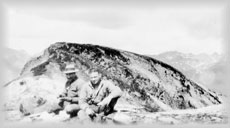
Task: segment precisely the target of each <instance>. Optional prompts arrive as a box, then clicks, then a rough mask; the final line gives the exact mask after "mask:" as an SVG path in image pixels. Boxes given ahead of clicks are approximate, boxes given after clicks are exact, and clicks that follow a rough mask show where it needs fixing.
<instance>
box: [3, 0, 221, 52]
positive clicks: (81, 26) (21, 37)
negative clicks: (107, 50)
mask: <svg viewBox="0 0 230 128" xmlns="http://www.w3.org/2000/svg"><path fill="white" fill-rule="evenodd" d="M5 8H6V14H5V16H6V21H7V22H6V27H5V29H6V46H7V47H9V48H12V49H17V50H24V51H26V52H27V53H29V54H30V55H34V54H37V53H40V52H42V51H43V50H44V49H45V48H47V47H48V46H50V45H51V44H53V43H55V42H63V41H65V42H74V43H81V44H82V43H87V44H96V45H102V46H109V47H112V48H116V49H122V50H126V51H131V52H135V53H139V54H149V55H151V54H159V53H162V52H167V51H179V52H183V53H194V54H199V53H208V54H212V53H220V54H221V53H223V50H224V46H223V41H224V34H223V31H224V27H223V23H224V21H223V20H224V17H223V11H224V7H223V5H221V4H215V3H214V4H199V3H196V4H191V3H184V4H173V3H171V4H167V3H156V2H155V3H154V2H142V3H141V2H139V3H137V2H136V3H135V2H133V3H130V4H129V3H125V2H124V3H122V2H113V3H109V2H107V3H102V2H101V3H100V2H99V3H86V2H85V3H80V2H75V3H69V4H67V3H65V4H62V3H59V4H49V3H48V4H44V3H43V4H36V3H27V4H26V3H8V4H5Z"/></svg>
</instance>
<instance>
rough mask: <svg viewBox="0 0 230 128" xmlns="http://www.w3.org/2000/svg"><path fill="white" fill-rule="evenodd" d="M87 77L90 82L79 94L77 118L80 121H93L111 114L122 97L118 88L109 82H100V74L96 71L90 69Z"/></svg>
mask: <svg viewBox="0 0 230 128" xmlns="http://www.w3.org/2000/svg"><path fill="white" fill-rule="evenodd" d="M89 75H90V81H89V82H88V83H86V84H85V85H83V86H82V89H81V91H80V94H79V106H80V108H81V110H80V111H79V112H78V117H79V118H80V119H81V120H84V119H92V120H93V119H94V118H95V117H97V116H98V115H103V116H107V115H108V114H111V113H112V112H114V106H115V104H116V103H117V100H118V99H119V98H120V97H121V95H122V91H121V89H120V88H119V87H118V86H115V85H114V84H113V83H112V82H111V81H108V80H102V74H101V73H100V72H99V71H98V70H97V69H91V70H90V72H89Z"/></svg>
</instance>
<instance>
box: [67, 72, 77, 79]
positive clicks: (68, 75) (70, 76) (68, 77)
mask: <svg viewBox="0 0 230 128" xmlns="http://www.w3.org/2000/svg"><path fill="white" fill-rule="evenodd" d="M75 76H76V73H75V72H72V73H66V78H67V79H71V78H74V77H75Z"/></svg>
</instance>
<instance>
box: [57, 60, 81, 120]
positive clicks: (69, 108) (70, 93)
mask: <svg viewBox="0 0 230 128" xmlns="http://www.w3.org/2000/svg"><path fill="white" fill-rule="evenodd" d="M77 71H78V70H77V69H76V68H75V65H74V64H69V65H67V66H66V69H65V71H64V73H65V75H66V77H67V82H66V85H65V90H64V92H63V93H62V94H61V95H59V97H58V98H59V100H60V102H59V105H60V107H61V108H62V109H63V110H62V111H61V115H63V114H64V116H68V117H73V116H77V112H78V111H79V110H80V107H79V104H78V103H79V92H80V89H81V86H82V84H83V83H84V81H83V80H81V79H78V76H77V74H76V72H77ZM59 115H60V112H59Z"/></svg>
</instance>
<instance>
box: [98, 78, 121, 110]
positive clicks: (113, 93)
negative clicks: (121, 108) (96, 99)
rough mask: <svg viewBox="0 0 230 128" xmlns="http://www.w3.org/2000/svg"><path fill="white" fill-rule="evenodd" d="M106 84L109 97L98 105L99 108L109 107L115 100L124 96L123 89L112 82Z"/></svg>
mask: <svg viewBox="0 0 230 128" xmlns="http://www.w3.org/2000/svg"><path fill="white" fill-rule="evenodd" d="M105 84H106V89H108V91H109V95H108V96H107V97H106V98H104V99H103V100H102V101H101V102H100V103H98V105H99V106H104V105H108V104H109V103H110V101H111V100H112V99H113V98H117V97H121V95H122V91H121V89H120V88H119V87H118V86H115V85H114V84H113V83H112V82H110V81H108V82H106V83H105Z"/></svg>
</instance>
